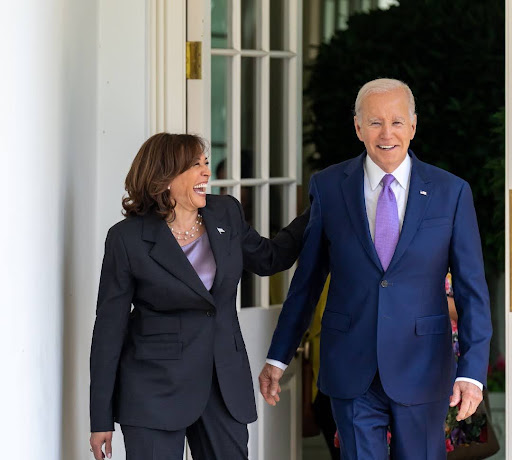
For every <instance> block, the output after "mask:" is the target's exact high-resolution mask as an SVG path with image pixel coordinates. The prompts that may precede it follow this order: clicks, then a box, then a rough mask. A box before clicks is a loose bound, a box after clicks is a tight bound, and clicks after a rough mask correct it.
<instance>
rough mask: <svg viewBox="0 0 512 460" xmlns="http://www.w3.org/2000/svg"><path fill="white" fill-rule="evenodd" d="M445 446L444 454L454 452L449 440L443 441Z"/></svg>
mask: <svg viewBox="0 0 512 460" xmlns="http://www.w3.org/2000/svg"><path fill="white" fill-rule="evenodd" d="M445 444H446V452H451V451H453V450H455V447H453V444H452V440H451V439H445Z"/></svg>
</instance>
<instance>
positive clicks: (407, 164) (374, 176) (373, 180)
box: [364, 154, 412, 190]
mask: <svg viewBox="0 0 512 460" xmlns="http://www.w3.org/2000/svg"><path fill="white" fill-rule="evenodd" d="M411 166H412V163H411V157H410V156H409V155H406V156H405V158H404V161H402V163H400V166H398V168H396V169H395V170H394V171H393V172H392V173H391V174H393V176H395V180H396V181H397V182H398V184H399V185H400V186H401V187H402V188H403V189H404V190H407V186H408V185H409V179H410V177H411ZM364 170H365V172H366V175H367V177H368V181H369V182H370V187H371V189H372V190H375V189H376V188H377V187H378V185H379V184H380V183H381V181H382V178H383V177H384V176H385V175H386V174H387V173H386V172H385V171H383V170H382V169H380V167H379V166H377V164H376V163H375V162H374V161H373V160H372V159H371V158H370V155H368V154H366V158H365V160H364Z"/></svg>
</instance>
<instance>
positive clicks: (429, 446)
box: [331, 373, 449, 460]
mask: <svg viewBox="0 0 512 460" xmlns="http://www.w3.org/2000/svg"><path fill="white" fill-rule="evenodd" d="M331 405H332V409H333V414H334V419H335V420H336V425H337V427H338V434H339V437H340V444H341V452H340V459H342V460H388V459H389V458H391V459H392V460H446V447H445V438H444V420H445V417H446V413H447V412H448V405H449V401H448V399H443V400H442V401H436V402H432V403H428V404H418V405H411V406H405V405H402V404H399V403H396V402H395V401H393V400H392V399H390V398H389V397H388V396H387V395H386V393H385V391H384V389H383V388H382V383H381V381H380V378H379V374H378V373H377V375H376V376H375V378H374V380H373V382H372V384H371V386H370V388H369V389H368V391H367V392H366V393H365V394H363V395H362V396H360V397H358V398H355V399H337V398H331ZM388 427H389V428H390V431H391V444H390V450H388V449H389V448H388V442H387V431H388Z"/></svg>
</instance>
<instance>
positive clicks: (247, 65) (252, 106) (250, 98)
mask: <svg viewBox="0 0 512 460" xmlns="http://www.w3.org/2000/svg"><path fill="white" fill-rule="evenodd" d="M258 65H259V59H258V58H250V57H243V58H242V82H241V83H242V97H241V115H242V119H241V131H242V132H241V147H242V151H241V152H240V154H241V162H240V168H241V171H240V174H241V176H242V178H247V177H259V174H257V171H256V168H255V164H256V155H257V154H258V142H257V140H258V135H257V119H258V117H257V108H258V85H257V82H256V78H257V75H256V74H257V71H258Z"/></svg>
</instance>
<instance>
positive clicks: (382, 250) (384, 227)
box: [375, 174, 400, 271]
mask: <svg viewBox="0 0 512 460" xmlns="http://www.w3.org/2000/svg"><path fill="white" fill-rule="evenodd" d="M394 180H395V177H394V176H393V175H392V174H386V175H385V176H384V177H383V179H382V191H381V192H380V195H379V200H378V201H377V213H376V215H375V249H376V250H377V254H378V255H379V259H380V263H381V264H382V267H383V268H384V271H386V270H387V269H388V266H389V263H390V262H391V258H392V257H393V254H394V252H395V248H396V244H397V243H398V237H399V235H400V222H399V220H398V206H397V204H396V197H395V194H394V193H393V190H391V187H390V185H391V184H392V182H393V181H394Z"/></svg>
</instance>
